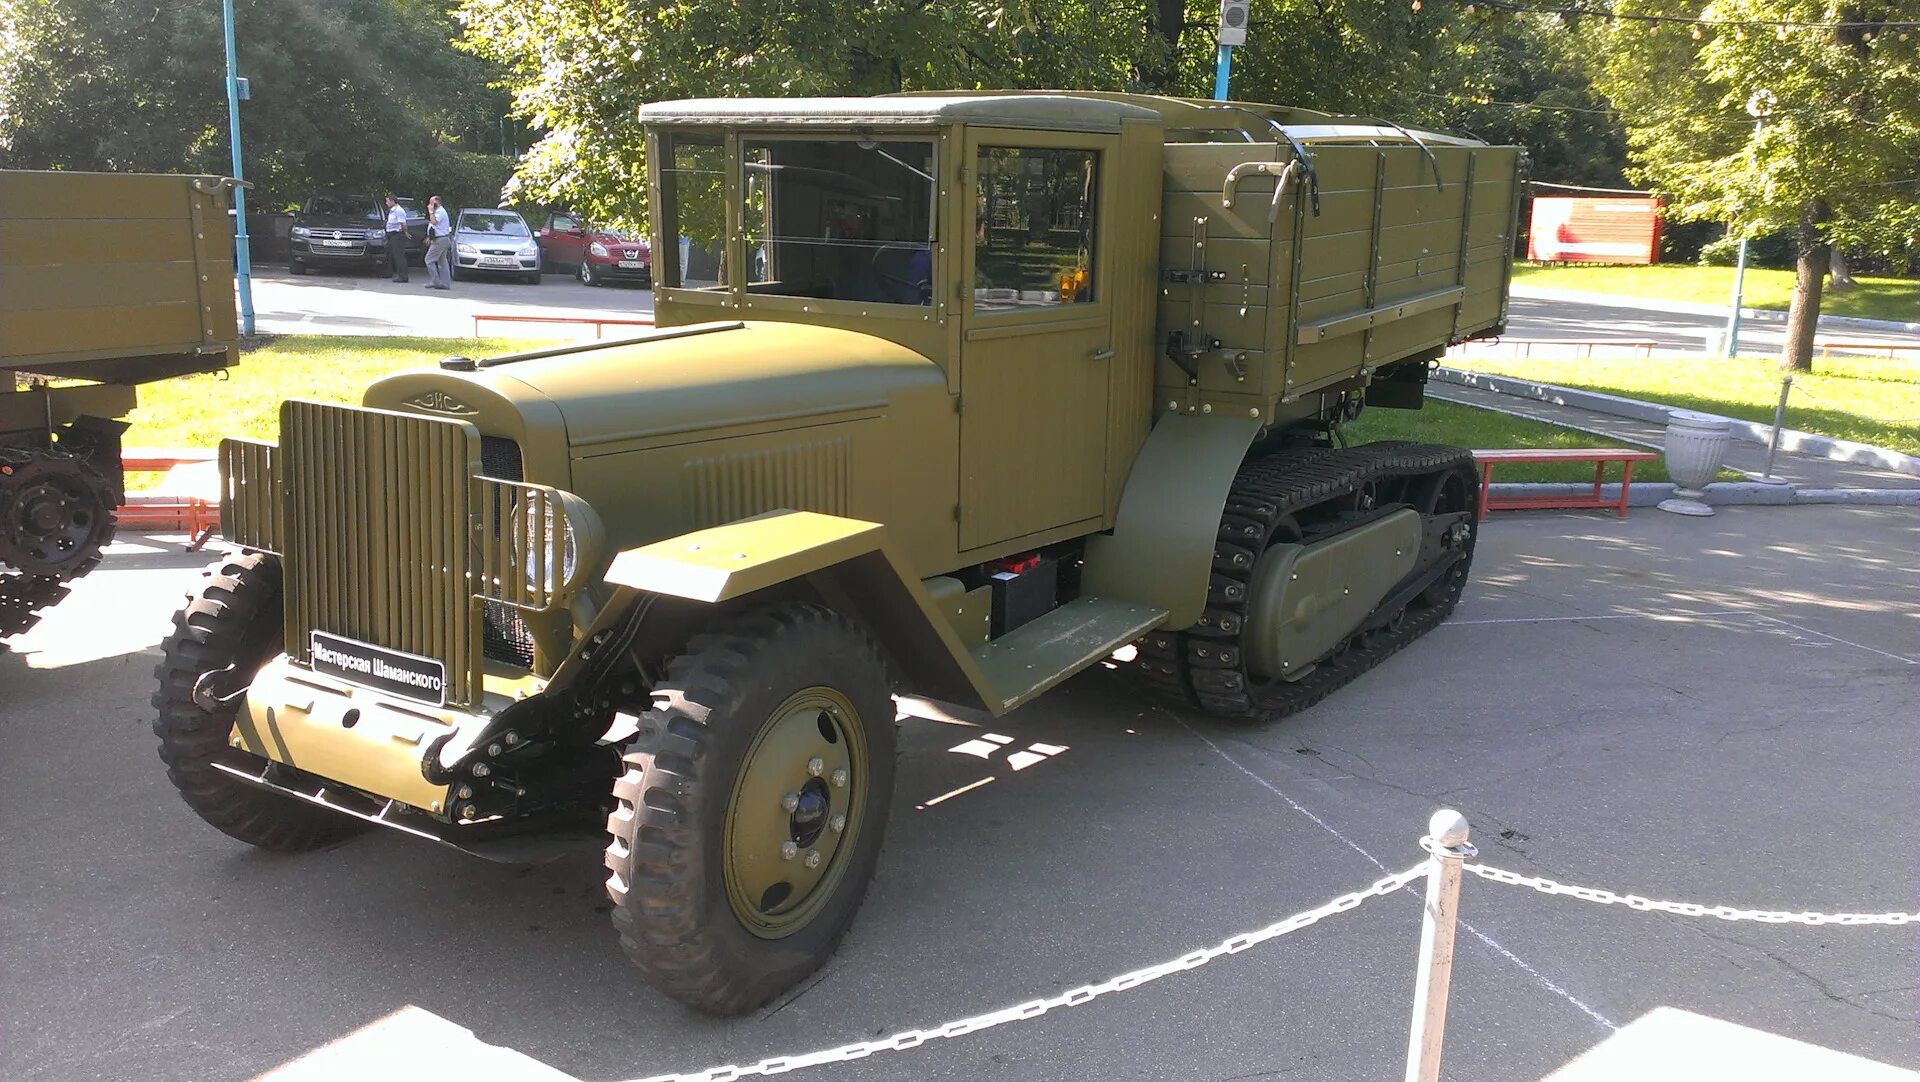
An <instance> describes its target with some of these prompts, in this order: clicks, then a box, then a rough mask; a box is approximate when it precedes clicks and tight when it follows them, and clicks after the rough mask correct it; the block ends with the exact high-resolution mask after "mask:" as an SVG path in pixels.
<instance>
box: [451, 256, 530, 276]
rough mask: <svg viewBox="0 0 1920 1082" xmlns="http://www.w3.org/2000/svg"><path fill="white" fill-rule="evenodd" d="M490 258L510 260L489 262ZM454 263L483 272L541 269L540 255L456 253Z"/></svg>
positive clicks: (521, 271) (523, 271)
mask: <svg viewBox="0 0 1920 1082" xmlns="http://www.w3.org/2000/svg"><path fill="white" fill-rule="evenodd" d="M490 259H494V260H498V259H504V260H508V262H505V263H489V262H487V260H490ZM453 265H454V266H456V267H459V268H460V269H461V270H467V271H478V272H481V273H487V272H492V273H494V274H534V273H537V272H538V271H539V270H540V257H539V256H488V255H456V256H454V258H453Z"/></svg>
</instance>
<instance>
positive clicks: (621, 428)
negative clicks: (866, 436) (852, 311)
mask: <svg viewBox="0 0 1920 1082" xmlns="http://www.w3.org/2000/svg"><path fill="white" fill-rule="evenodd" d="M909 394H911V395H934V394H938V395H942V396H944V395H945V394H946V375H945V373H943V372H942V371H941V370H940V368H939V367H938V366H937V365H935V364H934V363H933V362H932V361H930V360H928V359H927V358H925V357H923V356H921V355H920V354H918V353H915V352H914V351H912V350H910V349H907V348H906V347H904V346H901V345H898V344H896V343H893V342H889V341H886V340H885V339H881V338H875V337H873V336H871V335H866V334H860V333H858V332H856V331H848V330H842V329H840V328H836V327H814V326H806V325H802V324H794V323H758V322H756V323H702V324H695V325H692V326H687V327H675V328H670V329H663V330H659V331H655V332H652V333H650V334H646V335H642V336H640V337H638V338H635V339H631V340H628V341H626V342H619V343H610V344H607V345H604V346H593V347H590V348H586V349H579V350H573V351H569V352H558V353H556V354H554V355H552V356H544V357H542V356H535V357H531V358H529V359H527V360H520V361H506V362H505V363H499V364H493V365H490V366H488V367H486V368H482V369H479V370H478V371H473V372H459V371H445V370H427V371H414V372H403V373H399V374H397V375H394V376H389V377H387V378H386V379H383V380H380V381H378V382H376V383H374V384H373V385H372V386H370V387H368V388H367V391H366V396H365V403H366V405H368V406H373V407H378V408H384V409H397V410H406V411H408V412H415V413H421V412H425V413H436V414H440V415H443V416H446V415H452V416H456V417H461V418H463V419H468V420H471V421H473V422H474V423H475V424H476V425H478V426H479V428H480V430H481V431H482V432H483V433H486V434H490V435H500V436H507V437H510V438H516V439H518V440H520V441H521V442H522V444H523V445H524V446H525V450H526V452H527V466H528V479H529V480H542V479H543V478H541V477H539V476H537V473H545V474H547V477H548V478H550V480H548V481H547V483H564V482H561V481H560V479H559V478H558V477H555V476H554V473H555V472H556V471H555V470H554V469H553V467H554V466H558V465H559V463H558V462H557V461H556V458H557V457H558V455H557V454H556V451H557V449H554V448H552V447H551V444H550V443H549V439H550V437H551V436H553V435H559V433H557V432H553V431H552V429H553V422H555V421H558V422H560V424H561V426H563V428H564V434H565V437H566V446H567V451H566V456H567V457H568V458H571V459H581V458H590V457H593V456H596V455H602V454H615V453H618V452H621V451H625V450H636V449H639V448H641V447H648V446H656V447H657V446H667V445H672V444H678V443H692V442H698V441H702V440H708V439H714V438H718V437H722V436H731V435H738V434H741V433H742V432H743V431H768V430H776V429H782V428H797V427H803V426H806V425H809V424H818V423H822V421H823V420H824V419H827V418H832V417H850V416H859V415H862V414H879V413H883V412H885V411H886V409H887V407H888V405H889V403H891V402H893V401H894V400H895V399H896V398H898V397H899V396H901V395H909ZM541 461H544V462H545V463H547V464H548V466H547V468H546V469H539V468H538V467H537V465H536V463H537V462H541Z"/></svg>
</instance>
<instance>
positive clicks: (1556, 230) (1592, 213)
mask: <svg viewBox="0 0 1920 1082" xmlns="http://www.w3.org/2000/svg"><path fill="white" fill-rule="evenodd" d="M1527 258H1528V259H1530V260H1533V261H1534V262H1536V263H1655V262H1658V261H1659V258H1660V201H1659V200H1657V199H1632V198H1617V197H1613V198H1586V197H1563V196H1548V197H1536V198H1535V199H1534V201H1533V224H1532V227H1531V228H1530V229H1529V230H1528V233H1527Z"/></svg>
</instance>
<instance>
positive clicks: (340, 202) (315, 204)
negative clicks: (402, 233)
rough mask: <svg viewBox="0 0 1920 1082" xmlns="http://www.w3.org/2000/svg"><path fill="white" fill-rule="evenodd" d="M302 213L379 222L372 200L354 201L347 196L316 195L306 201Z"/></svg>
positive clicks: (378, 214) (379, 215)
mask: <svg viewBox="0 0 1920 1082" xmlns="http://www.w3.org/2000/svg"><path fill="white" fill-rule="evenodd" d="M302 213H305V214H312V215H314V216H316V217H328V218H370V219H372V220H374V221H379V220H380V218H381V214H380V212H379V211H377V210H375V209H373V200H371V199H355V198H354V197H352V196H347V195H316V196H314V197H312V198H311V199H308V200H307V209H306V210H305V211H303V212H302Z"/></svg>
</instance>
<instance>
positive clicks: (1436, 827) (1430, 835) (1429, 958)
mask: <svg viewBox="0 0 1920 1082" xmlns="http://www.w3.org/2000/svg"><path fill="white" fill-rule="evenodd" d="M1420 848H1422V849H1425V850H1426V851H1427V904H1426V907H1425V919H1424V920H1422V921H1421V924H1420V972H1419V973H1418V974H1416V975H1415V977H1414V984H1413V1032H1412V1033H1411V1034H1410V1035H1409V1036H1408V1038H1407V1076H1406V1082H1439V1078H1440V1045H1441V1042H1442V1041H1443V1040H1444V1039H1445V1037H1446V1029H1447V983H1448V981H1449V980H1451V979H1452V977H1453V923H1454V918H1455V917H1456V916H1458V915H1459V912H1460V865H1461V863H1462V862H1463V861H1465V860H1466V859H1467V858H1468V857H1471V856H1475V855H1477V854H1478V852H1479V851H1478V850H1476V849H1475V848H1474V847H1473V846H1471V845H1469V844H1467V817H1466V816H1464V815H1461V814H1460V813H1459V812H1457V811H1454V810H1453V809H1452V808H1442V809H1440V810H1439V811H1437V812H1434V813H1433V818H1431V819H1429V820H1427V836H1426V837H1424V838H1422V839H1420Z"/></svg>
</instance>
